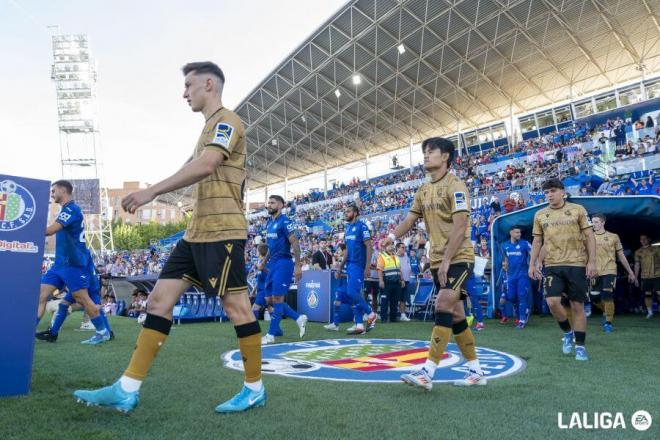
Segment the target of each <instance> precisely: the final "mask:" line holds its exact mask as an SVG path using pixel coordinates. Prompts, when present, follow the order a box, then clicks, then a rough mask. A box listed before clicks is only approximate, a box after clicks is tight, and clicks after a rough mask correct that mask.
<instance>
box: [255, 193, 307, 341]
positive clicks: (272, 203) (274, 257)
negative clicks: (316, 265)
mask: <svg viewBox="0 0 660 440" xmlns="http://www.w3.org/2000/svg"><path fill="white" fill-rule="evenodd" d="M284 204H285V203H284V199H283V198H282V197H281V196H277V195H272V196H270V197H269V198H268V207H267V209H268V214H270V220H268V223H266V241H267V243H268V254H267V255H266V257H265V258H264V260H265V266H264V263H262V264H261V265H260V266H258V267H259V269H260V270H263V269H264V267H265V268H266V269H267V270H268V274H267V275H266V298H267V300H268V302H269V303H270V304H272V306H273V313H272V314H271V317H270V327H269V329H268V333H266V335H265V336H264V337H263V338H261V343H262V344H272V343H273V342H275V336H281V335H283V334H284V332H283V331H282V329H281V328H280V321H281V320H282V318H283V317H284V316H286V317H287V318H291V319H293V320H295V321H296V324H297V325H298V328H299V330H300V337H301V338H302V337H303V336H305V325H306V324H307V316H306V315H299V314H298V313H297V312H296V311H295V310H293V309H292V308H291V307H290V306H289V305H288V304H287V303H286V302H285V301H284V298H285V296H286V294H287V293H288V292H289V287H290V286H291V280H292V279H293V278H294V276H295V279H296V283H297V282H298V281H300V277H301V276H302V263H301V261H300V244H299V243H298V236H297V234H296V226H295V224H294V223H293V222H292V221H291V220H290V219H289V218H288V217H287V216H286V215H284V214H283V213H282V210H283V209H284ZM292 251H293V252H292ZM292 253H293V257H294V259H295V263H294V261H293V260H292V259H291V254H292Z"/></svg>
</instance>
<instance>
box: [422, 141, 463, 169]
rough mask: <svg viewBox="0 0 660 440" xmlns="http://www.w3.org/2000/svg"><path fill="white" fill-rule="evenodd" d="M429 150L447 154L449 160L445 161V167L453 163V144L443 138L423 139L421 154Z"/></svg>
mask: <svg viewBox="0 0 660 440" xmlns="http://www.w3.org/2000/svg"><path fill="white" fill-rule="evenodd" d="M427 148H428V149H429V150H440V151H441V152H443V153H449V159H447V166H449V165H451V163H452V162H453V161H454V155H455V147H454V144H453V143H452V142H451V141H450V140H449V139H445V138H443V137H432V138H428V139H425V140H424V142H422V152H424V151H426V149H427Z"/></svg>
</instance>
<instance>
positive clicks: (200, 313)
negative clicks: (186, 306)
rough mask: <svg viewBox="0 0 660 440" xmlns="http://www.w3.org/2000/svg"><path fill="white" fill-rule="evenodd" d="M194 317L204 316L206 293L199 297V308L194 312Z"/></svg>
mask: <svg viewBox="0 0 660 440" xmlns="http://www.w3.org/2000/svg"><path fill="white" fill-rule="evenodd" d="M195 317H196V318H199V319H201V318H206V295H201V296H200V298H199V308H198V309H197V313H196V314H195Z"/></svg>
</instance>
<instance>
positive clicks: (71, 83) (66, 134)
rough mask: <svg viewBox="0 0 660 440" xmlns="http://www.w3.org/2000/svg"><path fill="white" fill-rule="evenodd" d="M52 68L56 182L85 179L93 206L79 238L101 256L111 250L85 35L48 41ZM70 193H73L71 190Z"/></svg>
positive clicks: (92, 77)
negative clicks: (58, 164) (57, 139)
mask: <svg viewBox="0 0 660 440" xmlns="http://www.w3.org/2000/svg"><path fill="white" fill-rule="evenodd" d="M52 43H53V68H52V73H51V79H52V80H53V81H54V82H55V89H56V92H57V116H58V125H59V137H60V156H61V165H62V176H63V177H64V178H67V179H85V180H88V181H90V180H91V181H92V183H93V180H94V179H95V180H96V182H98V183H97V184H95V185H94V184H92V185H91V187H92V188H98V194H97V193H96V192H97V191H96V190H94V191H93V194H91V195H90V197H91V198H97V197H98V199H97V200H98V201H99V202H100V203H91V205H95V206H98V207H99V208H98V209H92V210H91V211H90V212H85V219H86V225H85V232H86V240H87V243H88V245H89V247H90V248H91V249H92V250H93V251H94V252H100V253H104V252H106V251H108V250H113V249H114V242H113V240H112V225H111V218H112V217H111V215H110V205H109V203H108V192H107V189H106V188H105V185H104V183H105V182H104V181H103V178H102V177H103V164H102V163H100V162H99V161H98V160H97V157H98V156H99V155H100V135H99V130H98V124H97V120H96V113H97V105H96V104H97V103H96V66H95V63H94V62H93V60H92V57H91V55H90V50H89V41H88V38H87V35H84V34H77V35H63V34H56V35H53V36H52ZM74 191H75V190H74Z"/></svg>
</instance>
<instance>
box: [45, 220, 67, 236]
mask: <svg viewBox="0 0 660 440" xmlns="http://www.w3.org/2000/svg"><path fill="white" fill-rule="evenodd" d="M62 229H64V226H62V225H61V224H60V223H58V222H54V223H53V224H51V225H48V227H47V228H46V237H49V236H51V235H54V234H57V233H58V232H59V231H61V230H62Z"/></svg>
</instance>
